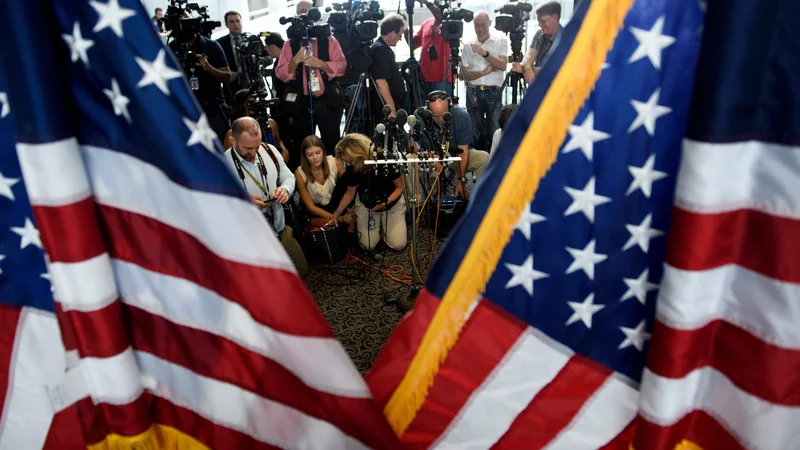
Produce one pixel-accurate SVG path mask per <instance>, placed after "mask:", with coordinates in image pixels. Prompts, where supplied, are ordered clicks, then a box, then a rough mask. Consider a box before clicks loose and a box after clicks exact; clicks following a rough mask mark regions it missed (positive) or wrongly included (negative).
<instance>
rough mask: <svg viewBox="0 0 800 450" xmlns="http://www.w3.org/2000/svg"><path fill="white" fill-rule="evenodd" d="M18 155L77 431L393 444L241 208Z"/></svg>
mask: <svg viewBox="0 0 800 450" xmlns="http://www.w3.org/2000/svg"><path fill="white" fill-rule="evenodd" d="M17 150H18V154H19V158H20V162H21V166H22V170H23V175H24V177H25V182H26V186H27V188H28V192H29V196H30V199H31V203H32V204H33V207H34V213H35V215H36V221H37V224H38V226H39V230H40V232H41V237H42V241H43V243H44V246H45V250H46V251H47V253H48V256H49V268H50V272H51V274H52V282H53V286H54V287H55V294H54V296H55V299H56V302H57V314H58V316H59V320H60V323H61V326H62V330H63V331H64V335H65V337H64V342H65V346H66V347H67V349H68V350H77V353H78V354H79V355H80V359H79V360H78V361H77V362H76V363H75V364H73V365H74V367H72V368H71V371H70V374H72V377H71V379H73V380H74V381H70V382H68V383H66V386H65V387H64V389H65V391H66V392H67V393H68V395H67V396H68V397H70V398H72V400H73V401H78V404H79V407H81V406H82V407H85V408H99V412H100V413H102V417H103V418H104V422H105V423H102V422H103V421H94V422H92V424H91V426H88V425H87V426H86V428H87V429H85V430H84V431H85V435H86V436H87V437H88V440H89V441H90V442H88V443H90V444H91V443H95V442H98V441H100V440H102V439H104V438H105V436H106V435H107V434H109V433H118V434H121V435H135V434H138V433H141V432H143V431H145V430H146V429H147V428H148V427H149V426H150V425H151V424H152V423H162V424H165V425H169V426H172V427H175V428H177V429H178V430H180V431H182V432H184V433H186V434H188V435H192V436H194V437H195V438H196V439H198V440H200V441H201V442H203V443H205V444H206V445H208V446H209V447H210V448H215V449H224V448H268V447H270V446H278V447H284V448H306V449H315V448H326V449H327V448H365V447H373V448H391V447H392V446H393V443H394V442H395V438H394V436H393V434H392V432H391V431H390V429H389V427H388V425H387V424H386V422H385V420H384V418H383V416H382V414H381V412H380V410H379V409H378V407H377V405H376V404H375V403H374V401H373V400H372V398H371V395H370V393H369V390H368V389H367V386H366V384H365V383H364V381H363V379H362V378H361V376H360V375H359V373H358V372H357V371H356V369H355V367H354V366H353V364H352V362H351V361H350V359H349V358H348V356H347V354H346V353H345V352H344V349H343V348H342V347H341V345H340V344H339V343H338V342H337V341H336V339H335V338H334V337H333V335H332V333H331V331H330V329H329V328H328V325H327V323H326V322H325V320H324V318H323V317H322V315H321V313H320V312H319V310H318V309H317V308H316V305H315V304H314V302H313V300H312V299H311V297H310V295H309V294H308V292H307V291H306V289H305V287H304V286H303V283H302V281H301V280H300V279H299V277H298V276H297V275H296V273H295V272H294V268H293V266H292V264H291V262H290V260H289V258H288V256H287V255H286V254H285V252H284V251H283V249H282V247H281V246H280V243H279V242H278V241H277V239H276V238H275V236H274V235H273V234H272V233H269V232H267V230H266V228H265V227H266V224H265V222H264V220H263V218H262V217H261V215H260V214H259V212H258V211H257V209H256V208H254V207H253V206H252V205H251V204H250V203H249V202H247V201H246V200H243V199H239V198H232V197H229V196H224V195H218V194H210V193H205V192H197V191H193V190H191V189H188V188H186V187H184V186H182V185H179V184H177V183H175V182H173V181H172V180H170V179H169V178H168V177H167V176H166V175H165V174H164V173H163V172H162V171H161V170H160V169H158V168H157V167H155V166H153V165H151V164H149V163H145V162H143V161H141V160H139V159H137V158H135V157H132V156H130V155H126V154H122V153H119V152H115V151H111V150H107V149H102V148H98V147H88V146H87V147H82V148H81V147H79V145H78V143H77V142H76V141H75V140H74V139H67V140H64V141H60V142H56V143H51V144H44V145H30V144H19V145H18V147H17ZM84 164H85V165H84ZM220 164H222V163H220ZM89 399H91V400H89ZM92 404H94V405H92Z"/></svg>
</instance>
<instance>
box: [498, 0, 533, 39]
mask: <svg viewBox="0 0 800 450" xmlns="http://www.w3.org/2000/svg"><path fill="white" fill-rule="evenodd" d="M532 10H533V6H532V5H531V4H530V3H524V2H518V1H517V0H509V2H508V3H506V4H505V5H503V6H502V7H500V8H497V9H495V10H494V12H496V13H500V14H498V15H497V17H495V19H494V21H495V25H494V27H495V28H496V29H497V31H502V32H503V33H514V32H524V28H525V23H526V22H528V19H529V18H530V13H531V11H532Z"/></svg>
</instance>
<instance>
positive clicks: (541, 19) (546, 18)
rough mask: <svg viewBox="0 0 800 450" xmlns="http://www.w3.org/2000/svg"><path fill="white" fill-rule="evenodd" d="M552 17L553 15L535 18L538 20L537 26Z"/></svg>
mask: <svg viewBox="0 0 800 450" xmlns="http://www.w3.org/2000/svg"><path fill="white" fill-rule="evenodd" d="M552 18H553V16H547V17H539V18H538V19H536V21H537V22H539V26H542V25H544V24H546V23H547V21H548V20H550V19H552Z"/></svg>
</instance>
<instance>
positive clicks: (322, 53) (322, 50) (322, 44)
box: [317, 37, 330, 86]
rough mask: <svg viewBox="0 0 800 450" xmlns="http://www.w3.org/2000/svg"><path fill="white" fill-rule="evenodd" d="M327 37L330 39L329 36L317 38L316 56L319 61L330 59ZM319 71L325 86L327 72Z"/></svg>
mask: <svg viewBox="0 0 800 450" xmlns="http://www.w3.org/2000/svg"><path fill="white" fill-rule="evenodd" d="M329 39H330V38H329V37H328V38H322V39H320V38H317V58H319V60H320V61H329V60H330V54H329V52H330V49H329V46H328V44H329V42H328V40H329ZM320 73H322V80H323V81H324V82H325V85H326V86H327V84H328V74H327V73H325V71H324V70H320Z"/></svg>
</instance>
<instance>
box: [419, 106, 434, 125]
mask: <svg viewBox="0 0 800 450" xmlns="http://www.w3.org/2000/svg"><path fill="white" fill-rule="evenodd" d="M422 118H423V119H424V120H425V122H430V120H431V119H432V118H433V113H432V112H430V110H428V109H426V110H424V111H422Z"/></svg>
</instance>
